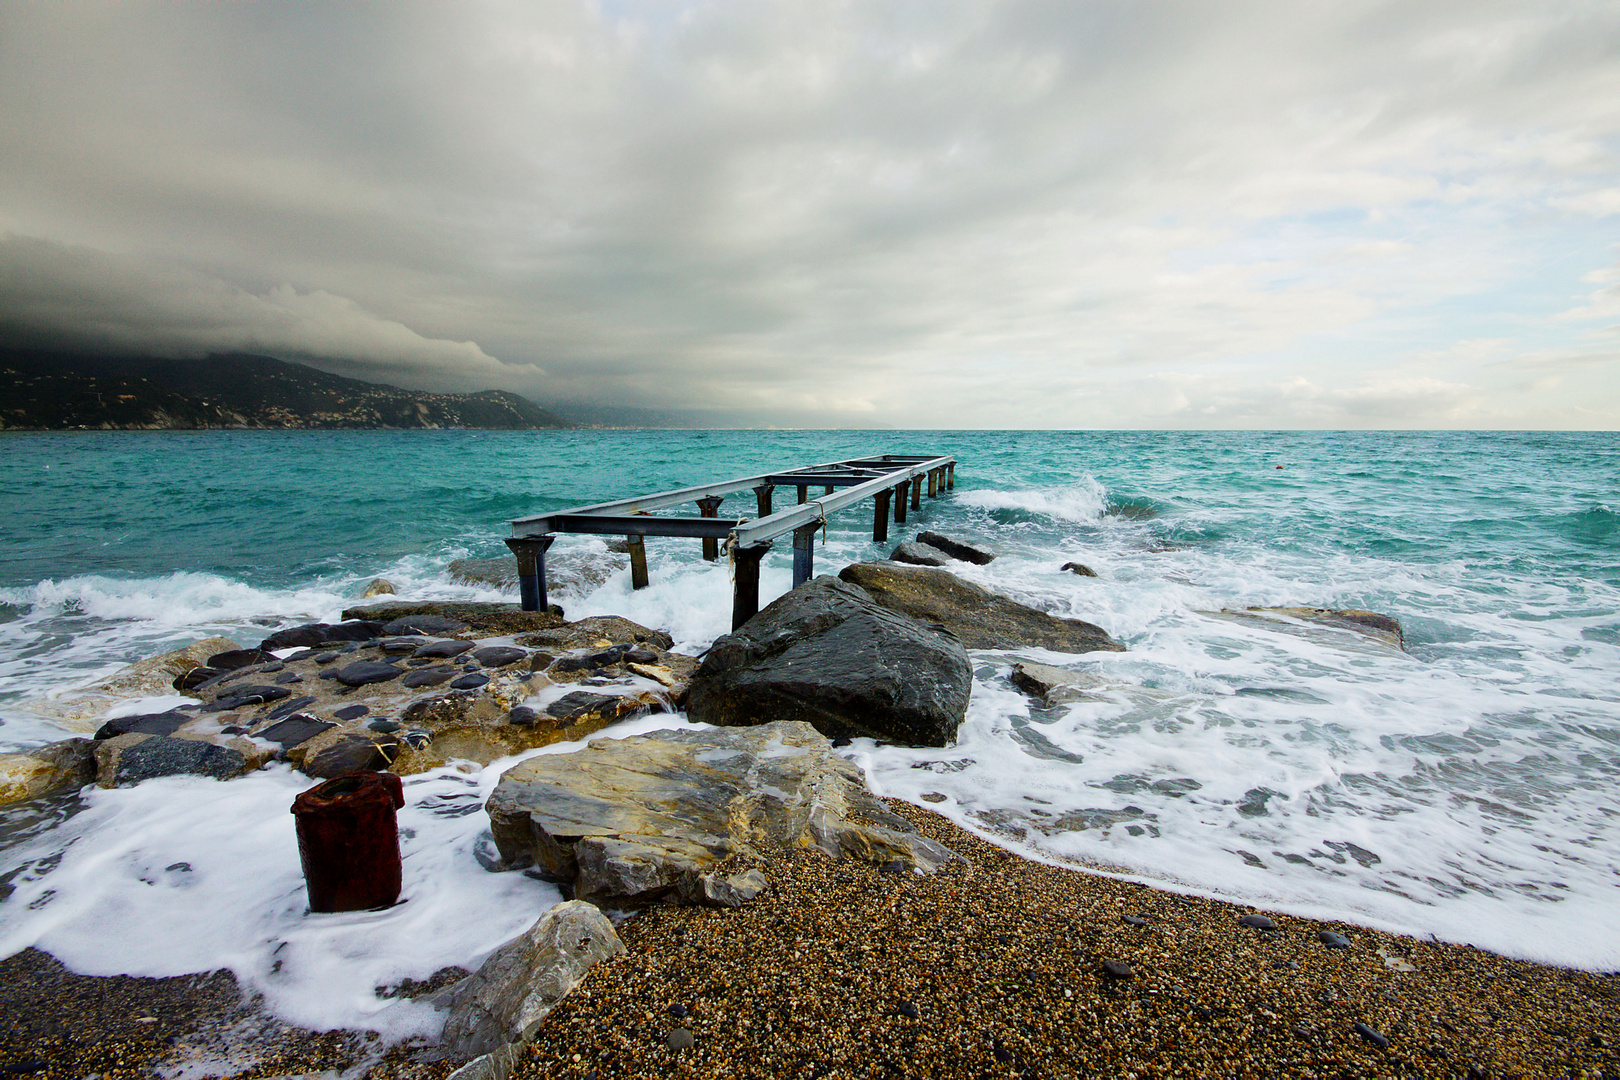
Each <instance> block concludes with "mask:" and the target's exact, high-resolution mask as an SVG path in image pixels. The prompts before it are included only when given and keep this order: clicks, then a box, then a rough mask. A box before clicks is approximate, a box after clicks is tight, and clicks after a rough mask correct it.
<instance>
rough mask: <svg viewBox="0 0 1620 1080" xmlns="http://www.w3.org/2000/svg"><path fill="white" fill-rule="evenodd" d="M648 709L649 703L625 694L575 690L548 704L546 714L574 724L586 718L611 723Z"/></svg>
mask: <svg viewBox="0 0 1620 1080" xmlns="http://www.w3.org/2000/svg"><path fill="white" fill-rule="evenodd" d="M646 711H647V703H646V702H644V701H642V700H641V699H640V698H636V697H630V696H628V695H624V694H593V693H591V692H590V691H589V690H575V691H574V692H573V693H570V694H564V695H563V696H562V697H560V698H558V699H557V700H556V701H553V702H552V703H551V704H550V705H547V706H546V715H547V716H554V717H556V718H557V719H558V720H562V721H565V722H566V723H568V724H570V725H573V724H578V723H580V722H581V721H585V720H595V721H600V722H602V723H604V724H611V723H614V722H616V721H619V720H624V719H626V718H628V717H631V716H637V715H640V714H641V713H644V712H646Z"/></svg>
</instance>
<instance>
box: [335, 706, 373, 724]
mask: <svg viewBox="0 0 1620 1080" xmlns="http://www.w3.org/2000/svg"><path fill="white" fill-rule="evenodd" d="M370 711H371V709H370V708H368V707H367V706H365V705H345V706H343V708H341V709H338V710H337V711H335V712H334V713H332V715H333V716H335V717H337V718H338V719H339V720H358V719H360V718H361V717H362V716H364V715H366V713H368V712H370Z"/></svg>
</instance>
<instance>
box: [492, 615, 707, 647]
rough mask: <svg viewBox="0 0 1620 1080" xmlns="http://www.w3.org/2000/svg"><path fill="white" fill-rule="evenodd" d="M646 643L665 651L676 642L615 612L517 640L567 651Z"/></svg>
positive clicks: (527, 635) (550, 628)
mask: <svg viewBox="0 0 1620 1080" xmlns="http://www.w3.org/2000/svg"><path fill="white" fill-rule="evenodd" d="M636 642H645V643H646V644H648V645H651V646H653V647H654V648H656V649H661V650H668V649H671V648H673V647H674V645H675V641H674V639H673V638H671V637H670V636H669V635H668V634H666V633H664V632H663V631H660V630H652V629H649V628H647V627H645V626H642V625H641V624H640V623H634V622H631V621H630V620H629V619H623V618H620V617H619V616H617V615H593V616H591V617H590V618H586V619H578V620H576V621H574V622H571V623H564V624H563V625H561V626H555V627H549V628H547V629H544V630H539V631H537V632H535V633H532V634H526V635H524V636H523V637H521V638H519V639H518V642H517V643H518V644H519V645H527V646H530V647H531V648H540V649H550V650H551V651H552V652H568V651H571V650H574V649H602V648H606V647H607V646H609V645H614V644H625V645H633V644H635V643H636Z"/></svg>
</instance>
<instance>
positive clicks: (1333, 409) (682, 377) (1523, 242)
mask: <svg viewBox="0 0 1620 1080" xmlns="http://www.w3.org/2000/svg"><path fill="white" fill-rule="evenodd" d="M1617 28H1620V18H1617V17H1616V12H1615V9H1614V8H1613V6H1612V5H1607V4H1592V5H1581V4H1564V5H1537V4H1530V3H1512V4H1509V3H1491V2H1469V3H1455V4H1452V3H1399V4H1395V3H1383V4H1375V3H1359V4H1334V5H1314V6H1309V7H1301V6H1299V5H1285V4H1223V5H1209V4H1202V3H1176V4H1164V3H1145V2H1131V3H1126V2H1112V3H1079V4H1076V3H1068V2H1066V3H1005V4H980V3H956V2H950V0H942V2H940V3H933V4H912V3H898V2H896V3H869V4H859V5H856V4H848V5H840V4H826V3H815V4H812V3H807V2H792V3H789V2H755V3H692V4H686V5H680V4H671V3H650V2H649V3H645V4H640V3H617V4H601V5H595V6H593V5H589V4H576V3H549V4H545V3H542V4H518V3H512V4H502V3H476V4H467V5H456V6H437V5H425V4H387V5H359V4H355V5H316V4H307V5H305V4H267V3H263V4H261V3H239V4H230V5H155V4H119V5H113V4H78V5H38V6H26V7H25V6H20V5H14V6H11V7H8V9H7V13H6V32H5V33H4V35H0V233H3V234H6V235H7V238H6V239H5V240H3V241H0V285H3V286H4V288H0V326H4V327H6V328H9V329H10V330H12V331H13V332H17V333H21V332H26V333H27V334H28V335H31V336H32V337H33V338H34V339H46V340H61V341H71V342H75V343H81V342H85V341H90V342H101V343H103V344H107V345H116V346H120V347H143V348H150V349H155V350H166V351H190V352H198V351H202V352H206V351H209V350H211V349H215V348H246V347H253V348H259V349H262V350H264V351H272V352H277V353H278V354H281V355H297V356H302V357H313V358H317V359H322V360H324V361H325V362H327V363H328V364H329V365H333V366H345V367H346V368H347V369H348V370H364V371H369V372H371V373H372V374H373V376H374V377H381V373H382V372H385V371H388V372H390V373H391V374H390V375H389V377H392V378H395V379H396V381H407V382H414V383H417V384H422V383H423V382H424V381H432V380H437V383H438V385H442V386H445V387H446V388H466V387H473V386H486V385H500V386H507V387H510V388H513V389H518V390H520V391H525V392H529V393H533V394H536V395H538V396H571V395H573V396H595V397H608V398H624V399H627V400H636V401H640V402H642V403H649V404H651V403H664V402H668V403H672V404H676V405H693V406H699V405H700V406H707V407H712V408H717V409H721V410H732V411H733V412H734V414H735V415H738V416H742V417H756V418H757V417H764V418H769V419H773V420H791V419H793V418H799V419H809V420H814V421H818V422H829V421H831V422H840V423H852V424H860V423H878V422H895V423H918V424H942V425H957V424H967V425H975V424H1021V423H1027V424H1031V425H1051V424H1099V423H1100V424H1110V423H1115V424H1135V423H1147V424H1161V423H1169V424H1182V425H1190V426H1203V425H1211V426H1214V425H1220V424H1224V423H1262V424H1277V423H1288V422H1291V421H1297V420H1298V418H1299V417H1302V416H1303V417H1307V418H1308V419H1307V421H1306V422H1309V423H1313V424H1315V423H1322V424H1332V423H1353V424H1358V425H1359V424H1363V423H1377V422H1380V420H1381V419H1382V420H1387V421H1389V422H1398V423H1412V422H1416V423H1423V422H1431V423H1466V422H1469V420H1470V417H1472V418H1474V420H1475V421H1476V422H1486V421H1489V420H1490V418H1491V417H1493V416H1496V415H1498V414H1501V415H1507V412H1509V411H1511V408H1512V407H1518V406H1520V405H1523V402H1516V401H1515V400H1514V399H1513V398H1512V395H1513V394H1515V393H1517V391H1515V390H1513V389H1512V388H1511V387H1510V386H1509V385H1508V383H1506V382H1502V383H1500V384H1499V385H1497V384H1492V383H1491V379H1492V378H1493V376H1492V374H1491V372H1492V371H1494V370H1495V369H1494V368H1491V367H1490V366H1489V365H1485V364H1477V363H1475V362H1473V361H1469V360H1467V359H1465V358H1464V357H1463V354H1462V353H1461V352H1458V351H1456V350H1451V351H1449V352H1448V351H1447V350H1448V347H1449V346H1450V345H1451V344H1452V343H1454V342H1458V341H1462V340H1465V339H1472V338H1479V337H1484V336H1489V335H1488V334H1486V333H1485V332H1483V331H1482V330H1481V329H1480V328H1479V327H1477V326H1474V325H1472V324H1465V323H1464V322H1461V321H1458V317H1457V315H1456V312H1455V311H1454V310H1451V309H1450V308H1448V305H1451V306H1452V307H1454V306H1455V305H1454V304H1453V302H1454V301H1455V300H1456V299H1457V298H1458V297H1479V296H1486V295H1490V294H1491V293H1492V292H1493V291H1497V290H1503V289H1509V288H1514V287H1516V285H1517V284H1518V283H1522V282H1523V280H1524V275H1525V274H1526V273H1527V271H1526V270H1525V266H1526V265H1527V263H1528V262H1532V261H1534V260H1526V259H1525V258H1524V252H1525V248H1526V246H1527V245H1539V246H1540V247H1541V248H1543V249H1545V250H1547V251H1551V250H1552V249H1553V248H1554V247H1556V246H1557V245H1560V244H1561V245H1564V247H1565V248H1567V247H1568V246H1569V245H1570V244H1571V243H1572V241H1571V240H1570V237H1571V236H1572V235H1573V234H1574V233H1576V232H1580V231H1583V230H1584V232H1585V233H1588V234H1589V233H1590V231H1591V227H1592V225H1591V223H1592V222H1593V221H1594V220H1595V219H1596V220H1601V218H1602V216H1603V215H1607V214H1612V213H1614V212H1615V211H1617V210H1620V196H1616V195H1615V194H1614V193H1615V192H1616V190H1617V189H1620V183H1617V180H1616V170H1615V163H1614V157H1613V155H1614V145H1615V143H1614V140H1615V136H1616V133H1617V131H1620V109H1617V106H1616V102H1620V75H1617V74H1616V69H1615V65H1614V64H1613V63H1612V57H1613V56H1614V55H1616V51H1617V46H1620V29H1617ZM1594 216H1596V217H1594ZM1526 221H1536V222H1540V224H1538V225H1536V226H1535V228H1534V229H1530V228H1529V227H1528V226H1525V225H1524V224H1523V223H1524V222H1526ZM1547 222H1552V224H1550V225H1549V224H1547ZM1609 262H1612V257H1609V258H1606V259H1605V261H1604V262H1603V263H1602V264H1601V265H1607V264H1608V263H1609ZM1593 265H1599V264H1593ZM1593 265H1587V266H1575V267H1569V268H1566V269H1568V270H1569V271H1570V280H1571V281H1577V280H1578V278H1579V275H1580V274H1581V273H1583V272H1586V271H1590V270H1592V269H1593ZM1538 284H1539V285H1543V286H1544V285H1545V284H1546V282H1544V281H1543V282H1538ZM1586 291H1589V289H1588V290H1586ZM1576 295H1577V291H1576V290H1573V289H1568V290H1566V294H1565V295H1564V296H1563V297H1562V298H1561V299H1560V302H1559V303H1558V304H1556V305H1555V306H1552V307H1548V308H1546V309H1545V310H1544V311H1540V312H1535V311H1532V312H1530V313H1528V317H1530V318H1532V319H1540V320H1542V322H1543V323H1544V324H1545V327H1546V328H1547V332H1549V333H1561V334H1564V335H1566V337H1568V338H1569V340H1565V341H1562V342H1548V341H1545V340H1539V339H1538V340H1534V341H1530V340H1526V341H1525V342H1524V343H1523V344H1522V348H1523V349H1524V350H1526V351H1529V350H1531V349H1545V348H1548V347H1552V346H1554V345H1556V346H1558V347H1564V348H1578V347H1579V342H1578V341H1576V340H1575V338H1578V337H1579V335H1580V334H1581V333H1583V332H1584V331H1583V330H1582V329H1581V328H1580V327H1578V326H1577V325H1576V324H1575V323H1574V322H1572V321H1570V320H1564V321H1563V322H1559V321H1558V320H1557V319H1556V318H1555V316H1556V315H1557V313H1558V312H1560V311H1564V310H1566V309H1568V308H1569V307H1570V306H1571V303H1572V302H1573V297H1574V296H1576ZM1390 319H1395V320H1397V322H1399V325H1400V327H1401V328H1402V329H1401V330H1400V334H1402V335H1404V336H1398V335H1397V334H1396V333H1395V331H1394V330H1393V329H1391V328H1390V324H1388V320H1390ZM1324 335H1327V336H1329V337H1331V336H1332V335H1340V337H1341V340H1339V342H1338V343H1337V344H1336V345H1334V344H1332V343H1330V344H1329V345H1328V346H1324V345H1323V336H1324ZM1368 339H1376V340H1379V341H1381V342H1385V343H1387V342H1390V341H1394V342H1395V343H1396V344H1395V347H1394V350H1393V352H1392V351H1391V349H1390V347H1389V346H1388V345H1387V344H1386V345H1385V346H1384V348H1383V349H1382V351H1378V352H1377V353H1376V354H1372V353H1368V354H1366V355H1363V353H1362V352H1358V351H1357V346H1358V344H1359V343H1361V342H1363V341H1365V340H1368ZM1397 364H1404V365H1405V367H1404V369H1403V370H1401V371H1398V372H1396V371H1394V370H1393V368H1394V366H1395V365H1397ZM1591 370H1592V371H1593V372H1594V374H1592V375H1591V377H1590V381H1589V382H1587V383H1586V384H1584V385H1583V386H1581V387H1579V388H1578V390H1577V391H1576V392H1578V393H1579V394H1580V396H1581V397H1582V398H1583V400H1585V401H1587V402H1588V403H1590V402H1591V401H1592V399H1593V397H1594V394H1595V395H1596V396H1597V398H1598V399H1600V400H1607V401H1608V402H1609V403H1610V404H1611V405H1612V406H1613V408H1614V409H1616V410H1620V401H1617V400H1616V386H1615V382H1614V375H1613V372H1612V370H1611V369H1609V368H1605V367H1602V366H1594V367H1593V368H1592V369H1591ZM1392 372H1393V373H1392ZM542 373H543V374H542ZM1302 385H1303V386H1305V387H1309V388H1310V389H1309V390H1302V389H1301V386H1302ZM1569 392H1570V391H1569V390H1568V388H1567V387H1566V389H1565V390H1564V391H1559V392H1557V393H1554V392H1553V391H1549V392H1548V393H1549V394H1551V395H1552V396H1550V397H1547V398H1546V400H1545V401H1540V402H1539V403H1537V406H1536V407H1537V408H1541V409H1542V410H1543V411H1544V412H1545V413H1546V415H1547V416H1555V415H1556V414H1557V411H1558V409H1559V408H1560V407H1561V405H1560V403H1561V402H1562V401H1563V400H1564V399H1562V398H1559V397H1558V393H1569ZM1605 395H1606V397H1605ZM1492 410H1495V412H1493V411H1492ZM1521 411H1522V410H1521ZM1526 415H1528V414H1526ZM1425 418H1428V419H1427V421H1425ZM1532 419H1534V418H1532Z"/></svg>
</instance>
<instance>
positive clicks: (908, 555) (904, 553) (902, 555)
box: [889, 540, 951, 566]
mask: <svg viewBox="0 0 1620 1080" xmlns="http://www.w3.org/2000/svg"><path fill="white" fill-rule="evenodd" d="M889 561H890V562H903V563H910V564H911V565H913V566H949V565H950V562H951V557H950V556H949V555H947V554H945V553H944V552H943V551H941V550H939V548H937V547H930V546H929V545H927V544H919V543H917V542H916V541H915V540H907V541H906V542H905V543H903V544H900V545H899V546H897V547H896V548H895V549H894V550H893V551H891V552H889Z"/></svg>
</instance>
